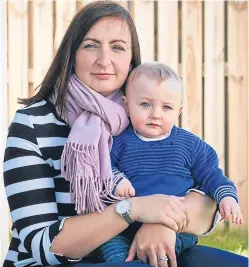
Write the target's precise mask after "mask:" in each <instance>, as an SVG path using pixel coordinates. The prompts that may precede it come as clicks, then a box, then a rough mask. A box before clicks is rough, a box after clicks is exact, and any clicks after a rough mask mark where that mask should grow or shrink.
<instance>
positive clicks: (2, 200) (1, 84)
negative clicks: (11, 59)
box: [0, 1, 9, 266]
mask: <svg viewBox="0 0 249 267" xmlns="http://www.w3.org/2000/svg"><path fill="white" fill-rule="evenodd" d="M6 6H7V4H6V1H1V2H0V18H1V23H0V88H1V91H0V92H1V93H0V107H1V108H0V125H1V132H0V161H1V162H3V157H4V149H5V146H6V136H7V129H8V97H7V12H6ZM2 173H3V164H1V165H0V214H1V215H0V216H1V219H0V266H3V261H4V258H5V256H6V254H7V251H8V247H9V231H8V230H9V206H8V203H7V198H6V194H5V190H4V184H3V175H2Z"/></svg>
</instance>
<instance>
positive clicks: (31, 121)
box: [4, 100, 76, 267]
mask: <svg viewBox="0 0 249 267" xmlns="http://www.w3.org/2000/svg"><path fill="white" fill-rule="evenodd" d="M69 131H70V128H69V126H68V125H67V124H66V123H65V122H64V121H63V120H62V119H60V118H59V117H58V116H57V114H56V111H55V108H54V106H53V105H52V104H51V103H50V102H49V101H45V100H43V101H40V102H37V103H35V104H33V105H30V106H28V107H25V108H23V109H20V110H18V111H17V112H16V115H15V118H14V120H13V122H12V124H11V125H10V128H9V134H8V139H7V144H6V151H5V157H4V183H5V188H6V193H7V197H8V202H9V206H10V211H11V217H12V221H13V228H12V229H13V234H12V240H11V244H10V247H9V251H8V254H7V257H6V260H5V262H4V267H7V266H22V267H23V266H48V265H56V264H59V263H63V262H66V261H67V259H65V258H64V257H61V256H57V255H54V254H53V253H52V252H51V251H50V246H51V243H52V241H53V239H54V238H55V236H56V235H57V234H58V232H59V231H60V227H61V223H62V219H63V218H65V217H70V216H73V215H76V213H75V210H74V204H72V202H71V199H70V193H69V183H68V182H67V181H65V179H64V178H63V177H62V176H61V171H60V158H61V153H62V150H63V146H64V143H65V141H66V140H67V137H68V134H69Z"/></svg>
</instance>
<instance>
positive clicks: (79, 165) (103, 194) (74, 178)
mask: <svg viewBox="0 0 249 267" xmlns="http://www.w3.org/2000/svg"><path fill="white" fill-rule="evenodd" d="M96 151H97V148H95V147H94V146H93V145H82V144H77V143H75V142H70V141H69V142H66V144H65V146H64V151H63V154H62V157H61V172H62V174H63V175H64V176H65V179H66V180H67V181H69V182H70V194H71V198H72V201H73V202H74V203H75V210H76V212H77V214H85V213H91V212H95V211H98V212H102V211H103V210H104V208H105V207H106V206H107V205H106V203H114V202H115V200H117V199H120V198H117V197H115V196H114V195H113V194H112V190H113V186H114V180H113V179H112V177H109V178H106V179H103V178H102V179H101V177H100V173H99V162H98V161H97V156H96V153H97V152H96Z"/></svg>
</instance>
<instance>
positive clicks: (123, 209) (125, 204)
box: [116, 200, 130, 214]
mask: <svg viewBox="0 0 249 267" xmlns="http://www.w3.org/2000/svg"><path fill="white" fill-rule="evenodd" d="M129 210H130V202H129V201H128V200H121V201H120V202H118V203H117V205H116V211H117V213H119V214H124V213H127V212H128V211H129Z"/></svg>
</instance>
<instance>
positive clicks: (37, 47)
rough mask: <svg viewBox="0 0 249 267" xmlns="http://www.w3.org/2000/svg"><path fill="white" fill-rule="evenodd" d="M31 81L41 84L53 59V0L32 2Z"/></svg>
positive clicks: (35, 84)
mask: <svg viewBox="0 0 249 267" xmlns="http://www.w3.org/2000/svg"><path fill="white" fill-rule="evenodd" d="M32 7H33V21H32V22H31V23H33V27H32V29H33V34H32V38H33V53H34V54H33V60H34V62H33V83H34V88H36V87H37V86H38V85H40V84H41V82H42V80H43V78H44V76H45V74H46V72H47V70H48V68H49V65H50V64H51V62H52V59H53V1H52V0H49V1H47V0H39V1H34V2H33V5H32Z"/></svg>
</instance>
